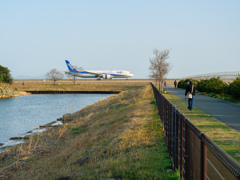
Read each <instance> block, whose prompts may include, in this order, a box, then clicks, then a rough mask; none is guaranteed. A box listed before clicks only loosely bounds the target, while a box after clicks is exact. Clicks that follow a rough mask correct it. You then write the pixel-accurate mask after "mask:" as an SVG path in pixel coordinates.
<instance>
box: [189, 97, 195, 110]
mask: <svg viewBox="0 0 240 180" xmlns="http://www.w3.org/2000/svg"><path fill="white" fill-rule="evenodd" d="M193 102H194V96H192V99H188V109H190V110H192V108H193Z"/></svg>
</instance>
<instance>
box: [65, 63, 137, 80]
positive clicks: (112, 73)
mask: <svg viewBox="0 0 240 180" xmlns="http://www.w3.org/2000/svg"><path fill="white" fill-rule="evenodd" d="M66 64H67V66H68V69H69V72H65V73H66V74H69V75H72V76H78V77H82V78H98V79H99V78H103V79H112V78H130V77H133V74H132V73H130V72H129V71H124V70H83V71H79V70H77V69H76V68H74V67H73V66H72V65H71V63H70V62H69V61H68V60H66Z"/></svg>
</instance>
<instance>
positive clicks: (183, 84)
mask: <svg viewBox="0 0 240 180" xmlns="http://www.w3.org/2000/svg"><path fill="white" fill-rule="evenodd" d="M189 81H192V82H193V85H195V86H196V84H197V83H198V81H197V80H194V79H185V80H181V81H179V82H178V88H182V89H186V88H187V85H188V84H189Z"/></svg>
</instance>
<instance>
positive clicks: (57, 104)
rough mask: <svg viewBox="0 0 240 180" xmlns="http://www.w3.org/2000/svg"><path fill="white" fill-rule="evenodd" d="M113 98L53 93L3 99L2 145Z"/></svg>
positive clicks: (0, 103) (0, 115)
mask: <svg viewBox="0 0 240 180" xmlns="http://www.w3.org/2000/svg"><path fill="white" fill-rule="evenodd" d="M109 96H110V95H109V94H108V95H106V94H58V95H52V94H51V95H29V96H20V97H15V98H9V99H0V143H4V142H6V141H8V140H9V138H10V137H16V136H20V135H21V134H23V133H25V132H28V131H30V130H33V129H35V128H37V127H38V126H39V125H45V124H47V123H49V122H52V121H56V119H57V118H59V117H62V115H63V114H65V113H73V112H76V111H78V110H80V109H81V108H83V107H85V106H87V105H91V104H93V103H95V102H97V101H99V100H100V99H102V98H107V97H109Z"/></svg>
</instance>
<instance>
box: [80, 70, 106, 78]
mask: <svg viewBox="0 0 240 180" xmlns="http://www.w3.org/2000/svg"><path fill="white" fill-rule="evenodd" d="M84 72H87V73H89V74H92V75H95V76H96V77H103V74H100V73H95V72H91V71H84Z"/></svg>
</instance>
